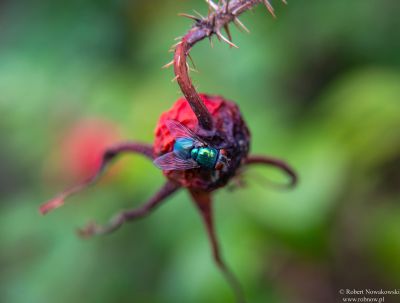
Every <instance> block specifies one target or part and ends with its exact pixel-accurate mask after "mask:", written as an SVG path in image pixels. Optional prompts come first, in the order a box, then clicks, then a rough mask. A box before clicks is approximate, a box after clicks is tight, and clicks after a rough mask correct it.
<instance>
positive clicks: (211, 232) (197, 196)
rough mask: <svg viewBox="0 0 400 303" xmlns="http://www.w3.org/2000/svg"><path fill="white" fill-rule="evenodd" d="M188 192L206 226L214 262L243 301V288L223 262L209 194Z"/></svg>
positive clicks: (241, 301) (238, 300)
mask: <svg viewBox="0 0 400 303" xmlns="http://www.w3.org/2000/svg"><path fill="white" fill-rule="evenodd" d="M190 194H191V196H192V198H193V201H194V202H195V203H196V205H197V207H198V208H199V210H200V213H201V215H202V218H203V221H204V224H205V226H206V229H207V233H208V237H209V240H210V243H211V247H212V252H213V257H214V261H215V263H216V264H217V266H218V268H219V269H220V270H221V272H222V273H223V274H224V276H225V278H226V280H227V282H228V283H229V285H230V286H231V287H232V289H233V290H234V292H235V296H236V300H237V302H238V303H245V299H244V294H243V290H242V287H241V285H240V283H239V281H238V280H237V278H236V277H235V275H234V274H233V272H231V271H230V269H229V268H228V266H227V265H226V264H225V262H224V260H223V259H222V256H221V252H220V249H219V244H218V239H217V236H216V233H215V228H214V220H213V213H212V199H211V194H210V193H208V192H202V191H194V190H190Z"/></svg>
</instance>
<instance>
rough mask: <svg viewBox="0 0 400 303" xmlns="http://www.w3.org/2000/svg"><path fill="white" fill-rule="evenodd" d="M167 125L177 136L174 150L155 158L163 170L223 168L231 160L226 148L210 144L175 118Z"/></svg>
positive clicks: (155, 162)
mask: <svg viewBox="0 0 400 303" xmlns="http://www.w3.org/2000/svg"><path fill="white" fill-rule="evenodd" d="M166 125H167V127H168V129H169V131H170V132H171V134H172V135H173V136H174V137H175V143H174V147H173V150H172V151H171V152H169V153H166V154H165V155H162V156H160V157H158V158H157V159H155V160H154V164H155V165H156V166H158V167H159V168H161V169H162V170H187V169H193V168H199V167H202V168H205V169H216V170H221V169H223V168H225V167H226V166H227V165H228V163H229V160H228V158H227V157H226V151H225V150H224V149H218V148H214V147H212V146H210V145H209V144H207V143H206V142H205V141H204V140H202V139H201V138H200V137H199V136H197V135H196V134H195V133H194V132H193V131H191V130H190V129H189V128H187V127H186V126H184V125H183V124H182V123H180V122H178V121H175V120H167V121H166Z"/></svg>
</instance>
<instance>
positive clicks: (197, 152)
mask: <svg viewBox="0 0 400 303" xmlns="http://www.w3.org/2000/svg"><path fill="white" fill-rule="evenodd" d="M191 157H192V158H193V159H194V160H195V161H196V162H197V163H199V164H200V166H202V167H205V168H209V169H213V168H214V167H215V163H216V162H217V159H218V150H217V149H215V148H212V147H199V148H193V149H192V151H191Z"/></svg>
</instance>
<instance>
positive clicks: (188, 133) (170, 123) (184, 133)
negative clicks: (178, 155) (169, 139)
mask: <svg viewBox="0 0 400 303" xmlns="http://www.w3.org/2000/svg"><path fill="white" fill-rule="evenodd" d="M165 124H166V125H167V127H168V129H169V131H170V132H171V134H172V135H173V136H174V137H175V138H192V139H193V140H195V141H197V142H200V143H202V144H205V142H204V141H203V140H202V139H200V138H199V136H197V135H196V134H195V133H194V132H193V131H192V130H190V129H189V128H187V127H186V126H185V125H183V124H182V123H180V122H178V121H176V120H167V121H166V122H165Z"/></svg>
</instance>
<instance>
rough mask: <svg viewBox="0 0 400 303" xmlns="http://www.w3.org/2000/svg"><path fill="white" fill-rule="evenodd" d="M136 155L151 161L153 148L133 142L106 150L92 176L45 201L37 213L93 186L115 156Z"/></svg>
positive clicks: (55, 206)
mask: <svg viewBox="0 0 400 303" xmlns="http://www.w3.org/2000/svg"><path fill="white" fill-rule="evenodd" d="M124 152H126V153H138V154H142V155H144V156H146V157H147V158H149V159H153V147H152V146H151V145H148V144H142V143H134V142H127V143H120V144H116V145H115V146H112V147H110V148H108V149H106V150H105V151H104V153H103V156H102V160H101V163H100V165H99V168H98V169H97V171H96V172H95V173H94V175H92V176H90V177H89V178H87V179H86V180H84V181H83V182H81V183H79V184H77V185H75V186H73V187H71V188H69V189H67V190H65V191H63V192H61V193H60V194H58V195H57V196H56V197H55V198H53V199H51V200H49V201H47V202H46V203H44V204H42V205H41V206H40V208H39V211H40V213H41V214H42V215H45V214H47V213H48V212H49V211H51V210H53V209H56V208H58V207H60V206H62V205H64V203H65V199H66V198H68V197H70V196H72V195H74V194H76V193H78V192H80V191H82V190H83V189H85V188H87V187H89V186H91V185H93V184H94V183H96V181H97V180H98V178H99V177H100V176H101V174H102V173H103V172H104V170H105V169H106V167H107V165H108V164H109V163H110V161H111V160H113V159H114V158H115V157H116V156H118V155H119V154H121V153H124Z"/></svg>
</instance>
